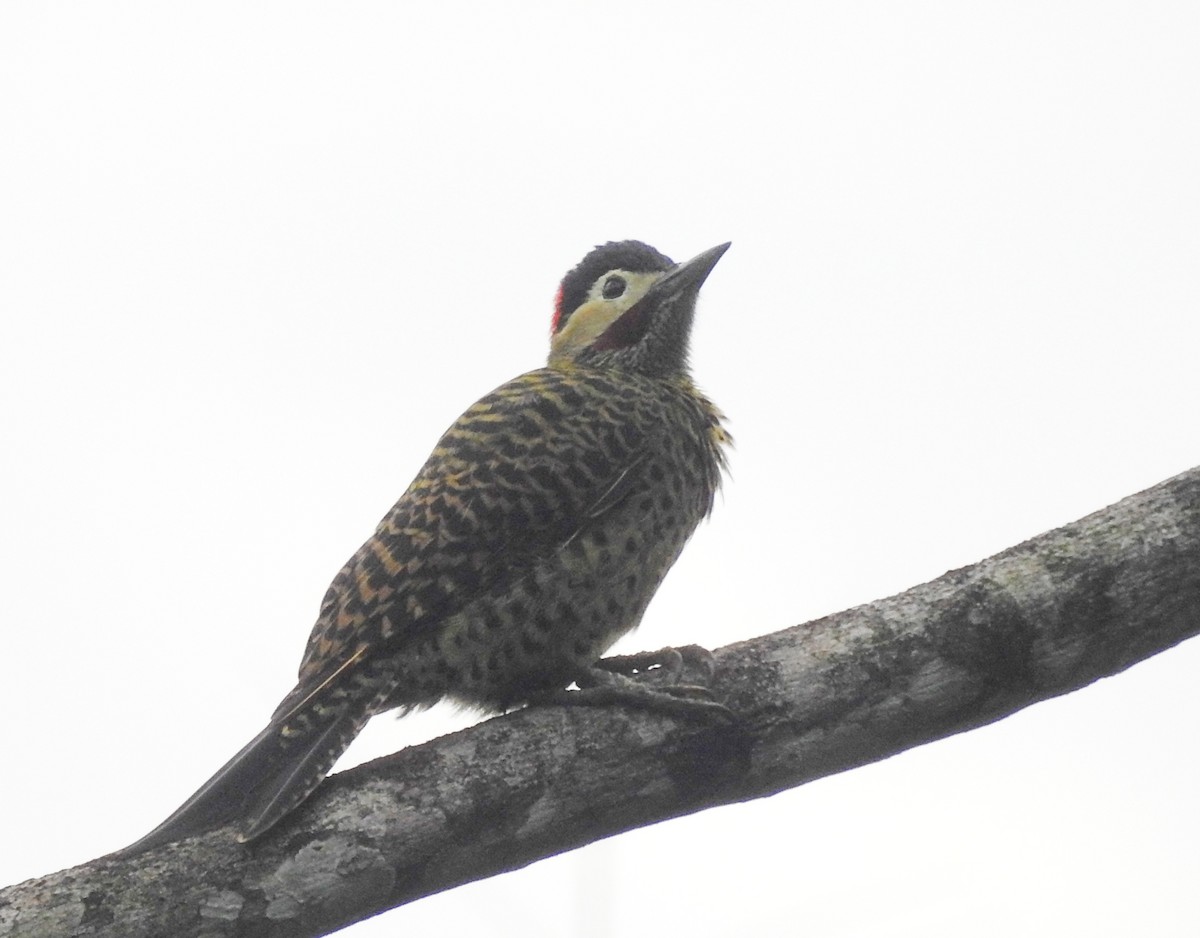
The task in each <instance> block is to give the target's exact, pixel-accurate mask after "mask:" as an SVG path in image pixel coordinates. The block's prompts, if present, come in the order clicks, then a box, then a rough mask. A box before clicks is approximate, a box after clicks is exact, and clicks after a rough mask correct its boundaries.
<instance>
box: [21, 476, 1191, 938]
mask: <svg viewBox="0 0 1200 938" xmlns="http://www.w3.org/2000/svg"><path fill="white" fill-rule="evenodd" d="M1197 631H1200V469H1194V470H1191V471H1189V472H1186V473H1184V474H1182V475H1179V476H1177V477H1175V478H1173V479H1170V480H1168V481H1166V482H1163V483H1162V484H1160V485H1158V486H1156V487H1154V488H1152V489H1149V490H1147V491H1145V492H1142V493H1140V494H1138V495H1134V496H1131V497H1130V498H1127V499H1125V500H1124V501H1122V502H1120V503H1118V504H1116V505H1113V506H1112V507H1110V508H1107V509H1105V510H1103V511H1100V512H1097V513H1096V514H1093V515H1090V516H1089V517H1087V518H1084V519H1083V520H1081V521H1078V522H1075V523H1074V524H1069V525H1067V526H1065V527H1063V528H1059V529H1057V530H1055V531H1051V532H1049V533H1047V534H1043V535H1041V536H1040V537H1037V538H1034V539H1033V540H1030V541H1027V542H1025V543H1024V544H1021V545H1019V546H1017V547H1013V548H1011V549H1009V550H1006V551H1004V552H1003V553H1000V554H997V555H996V556H995V557H992V558H990V559H988V560H985V561H983V562H982V563H979V564H977V565H975V566H972V567H967V568H964V569H962V570H954V571H951V572H949V573H947V574H946V575H945V576H943V577H941V578H939V579H937V580H935V581H933V582H931V583H926V584H923V585H921V586H918V587H915V588H914V589H911V590H909V591H907V592H905V593H901V594H899V595H897V596H893V597H890V598H888V599H883V600H879V601H878V602H874V603H870V604H868V605H865V606H859V607H857V608H855V609H850V610H847V611H845V612H841V613H838V614H837V615H833V616H828V617H826V618H823V619H818V620H816V621H814V622H810V623H807V624H805V625H800V626H796V627H794V628H790V629H786V630H784V631H782V632H777V633H774V634H772V635H766V636H763V637H761V638H756V639H752V640H749V641H745V642H740V643H738V644H736V645H730V646H728V647H726V648H722V649H719V650H718V651H717V652H716V653H715V654H716V659H717V662H718V666H719V670H718V673H717V675H716V678H715V682H714V684H713V690H714V693H715V695H716V696H717V697H718V699H721V700H723V701H725V702H726V703H727V704H728V705H729V706H730V707H731V708H732V709H733V710H734V711H736V712H737V713H738V714H739V715H740V717H741V722H740V723H739V724H737V725H733V726H725V725H704V724H698V723H695V722H691V723H689V722H686V721H677V720H673V719H671V718H667V717H664V716H661V715H656V714H651V713H644V712H636V711H628V710H624V709H608V708H599V709H588V708H569V709H567V708H558V707H542V708H532V709H528V710H524V711H521V712H518V713H514V714H510V715H508V716H505V717H500V718H497V719H493V720H490V721H488V722H486V723H483V724H480V725H479V726H476V727H473V728H471V729H469V730H466V731H463V732H461V733H456V734H454V735H451V736H446V737H443V738H441V739H437V740H434V741H432V742H430V743H426V744H425V745H422V746H415V747H412V748H410V749H406V750H404V751H402V752H399V753H396V754H395V755H392V756H388V757H386V758H383V759H378V760H376V761H374V762H371V763H368V764H366V765H362V766H359V767H358V768H355V769H351V770H350V771H348V772H343V773H341V774H339V775H337V776H334V777H332V778H331V779H329V780H328V781H327V782H326V783H325V784H324V785H323V786H322V787H321V789H320V790H319V791H318V793H317V794H316V795H315V796H314V797H313V798H312V799H311V800H310V802H309V803H308V804H307V805H305V806H304V807H303V808H302V809H301V810H300V811H299V812H297V814H296V815H295V817H293V818H291V819H289V820H288V821H286V822H284V823H283V824H281V825H280V827H279V828H278V829H277V830H275V831H273V832H272V833H271V834H270V835H268V836H267V837H265V838H264V839H263V840H262V841H261V842H258V843H256V844H254V845H252V846H250V847H245V846H240V845H238V844H236V843H234V841H233V839H232V836H231V834H230V832H228V831H216V832H213V833H211V834H208V835H205V836H203V837H197V838H194V839H191V840H188V841H185V842H182V843H178V844H173V845H169V846H167V847H164V848H162V849H159V850H156V851H152V852H150V853H147V854H144V855H141V856H138V857H134V858H132V859H117V858H113V857H101V858H100V859H97V860H93V861H92V862H90V863H86V864H84V865H82V866H79V867H76V868H74V869H70V870H64V871H62V872H60V873H54V874H51V875H49V876H45V877H42V878H40V879H34V880H30V881H28V882H25V883H21V884H19V885H16V886H10V887H8V888H7V889H4V890H2V891H0V936H5V938H7V936H12V938H17V936H38V938H42V936H55V938H58V936H66V935H95V936H113V938H117V936H120V938H143V936H165V935H171V936H198V935H204V936H217V935H242V936H250V935H255V936H258V935H271V936H310V935H322V934H327V933H328V932H330V931H333V930H335V929H337V928H339V927H341V926H344V925H347V924H349V923H351V922H354V921H357V920H359V919H362V918H365V917H367V916H369V915H372V914H375V913H377V912H379V911H381V910H383V909H388V908H391V907H394V906H397V905H400V904H403V903H406V902H411V901H412V900H414V899H417V898H420V897H422V896H426V895H430V894H432V893H435V892H439V891H441V890H444V889H450V888H452V887H454V886H457V885H459V884H462V883H466V882H470V881H472V880H476V879H481V878H483V877H486V876H493V875H495V874H496V873H501V872H504V871H506V870H512V869H516V868H518V867H521V866H524V865H526V864H528V863H532V862H533V861H535V860H538V859H541V858H543V857H547V856H551V855H553V854H557V853H561V852H563V851H566V850H570V849H572V848H574V847H578V846H581V845H583V844H586V843H589V842H591V841H593V840H597V839H599V838H602V837H607V836H610V835H612V834H616V833H620V832H621V831H625V830H629V829H631V828H635V827H639V826H642V825H645V824H649V823H652V822H655V821H660V820H663V819H664V818H669V817H675V816H678V815H682V814H688V813H691V812H693V811H699V810H702V809H704V808H707V807H711V806H713V805H720V804H728V803H730V802H736V801H745V800H748V799H751V798H760V797H763V796H765V795H770V794H772V793H774V792H777V791H780V790H783V789H786V788H791V787H794V786H797V785H801V784H803V783H804V782H807V781H810V780H812V779H815V778H820V777H822V776H825V775H829V774H832V773H834V772H841V771H844V770H846V769H850V768H854V767H855V766H859V765H863V764H865V763H868V762H872V761H875V760H877V759H882V758H884V757H886V756H889V755H892V754H894V753H897V752H900V751H902V750H904V749H907V748H909V747H911V746H916V745H918V744H920V743H927V742H930V741H932V740H935V739H939V738H941V737H944V736H947V735H950V734H952V733H958V732H962V731H963V730H968V729H971V728H973V727H977V726H980V725H983V724H985V723H989V722H992V721H994V720H997V719H1000V718H1001V717H1004V716H1006V715H1008V714H1010V713H1012V712H1014V711H1016V710H1019V709H1021V708H1023V707H1026V706H1028V705H1029V704H1031V703H1035V702H1037V701H1039V700H1045V699H1047V698H1049V697H1054V696H1056V695H1058V694H1064V693H1067V692H1068V691H1072V690H1075V689H1077V688H1080V687H1083V686H1084V685H1086V684H1089V683H1091V682H1092V681H1095V680H1097V679H1098V678H1101V677H1105V676H1107V675H1110V674H1114V673H1116V672H1118V671H1121V670H1123V669H1125V668H1127V667H1129V666H1130V665H1131V664H1134V663H1135V662H1137V661H1140V660H1142V659H1144V658H1147V657H1149V656H1150V655H1153V654H1156V653H1158V652H1160V651H1163V650H1164V649H1167V648H1170V647H1171V646H1173V645H1175V644H1177V643H1178V642H1181V641H1183V640H1184V639H1185V638H1188V637H1189V636H1191V635H1194V634H1196V632H1197Z"/></svg>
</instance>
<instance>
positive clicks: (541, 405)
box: [533, 397, 562, 421]
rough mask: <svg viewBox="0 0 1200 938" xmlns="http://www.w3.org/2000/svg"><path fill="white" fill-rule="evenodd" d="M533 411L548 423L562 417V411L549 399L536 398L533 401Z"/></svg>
mask: <svg viewBox="0 0 1200 938" xmlns="http://www.w3.org/2000/svg"><path fill="white" fill-rule="evenodd" d="M533 409H534V410H535V411H537V413H538V415H539V416H540V417H542V418H544V419H545V420H547V421H556V420H558V419H559V418H560V417H561V416H562V410H561V409H559V406H558V404H556V403H555V402H554V401H553V400H552V399H551V398H549V397H536V398H534V401H533Z"/></svg>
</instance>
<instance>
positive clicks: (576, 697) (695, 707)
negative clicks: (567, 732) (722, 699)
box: [530, 645, 737, 722]
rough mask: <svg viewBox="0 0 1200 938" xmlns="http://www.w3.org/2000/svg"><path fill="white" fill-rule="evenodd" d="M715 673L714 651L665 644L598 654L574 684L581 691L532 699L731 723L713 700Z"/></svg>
mask: <svg viewBox="0 0 1200 938" xmlns="http://www.w3.org/2000/svg"><path fill="white" fill-rule="evenodd" d="M715 672H716V662H715V661H714V660H713V656H712V653H711V652H710V651H708V649H706V648H701V647H700V646H699V645H686V646H684V647H682V648H663V649H660V650H659V651H654V652H642V653H639V654H635V655H617V656H614V657H612V658H602V659H600V660H599V661H597V662H596V664H595V665H594V666H593V667H592V668H590V669H589V670H588V671H586V672H585V673H583V674H581V675H580V676H579V677H578V678H577V679H576V683H577V684H578V685H579V690H553V691H547V692H545V693H543V694H540V695H538V696H537V697H536V698H534V699H533V700H531V701H530V703H534V704H555V705H558V706H566V707H606V706H613V705H624V706H629V707H637V708H638V709H641V710H651V711H654V712H657V713H664V714H667V715H668V716H676V717H688V718H694V719H702V720H708V721H714V722H734V721H735V720H736V719H737V718H736V716H735V715H734V713H733V711H732V710H730V709H729V708H728V707H726V706H725V705H724V704H722V703H719V702H717V701H716V700H714V699H713V696H712V692H711V691H710V690H709V688H708V686H707V685H708V683H709V681H711V680H712V677H713V674H714V673H715Z"/></svg>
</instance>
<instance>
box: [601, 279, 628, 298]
mask: <svg viewBox="0 0 1200 938" xmlns="http://www.w3.org/2000/svg"><path fill="white" fill-rule="evenodd" d="M624 292H625V278H624V277H609V278H608V279H607V280H605V281H604V289H603V290H601V291H600V294H601V296H603V297H604V298H605V299H606V300H615V299H616V298H617V297H618V296H620V295H621V294H622V293H624Z"/></svg>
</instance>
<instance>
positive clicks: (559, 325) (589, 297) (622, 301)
mask: <svg viewBox="0 0 1200 938" xmlns="http://www.w3.org/2000/svg"><path fill="white" fill-rule="evenodd" d="M728 247H729V244H728V243H726V244H719V245H717V246H716V247H715V248H709V249H708V250H707V251H705V252H704V253H703V254H699V255H697V256H696V257H694V258H692V259H691V260H690V261H688V262H687V263H685V264H676V263H675V262H674V261H672V260H671V259H670V258H669V257H667V256H666V255H665V254H660V253H659V252H658V251H656V250H655V249H654V248H652V247H650V245H648V244H643V243H642V242H640V241H610V242H609V243H608V244H602V245H600V246H599V247H597V248H596V249H595V250H594V251H592V252H591V253H590V254H588V256H587V257H585V258H584V259H583V260H581V261H580V262H579V263H578V264H577V265H576V266H575V267H574V268H573V269H572V270H571V271H570V272H569V273H568V274H567V275H566V276H565V277H564V278H563V281H562V284H561V285H560V286H559V288H558V296H557V297H556V299H555V304H554V322H553V325H552V326H551V336H550V364H551V366H555V365H559V366H561V365H568V364H573V363H574V364H586V365H593V366H596V367H611V368H620V369H624V370H626V371H635V372H639V373H641V374H645V375H650V376H653V377H660V378H666V377H670V376H672V375H676V374H683V373H685V372H686V371H687V355H688V338H689V336H690V334H691V331H692V318H693V316H694V315H695V312H696V296H697V294H699V292H700V286H701V284H703V283H704V280H705V278H706V277H707V276H708V275H709V273H710V272H711V271H712V269H713V267H714V266H716V263H717V261H718V260H720V259H721V255H722V254H724V253H725V251H726V250H727V249H728Z"/></svg>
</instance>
